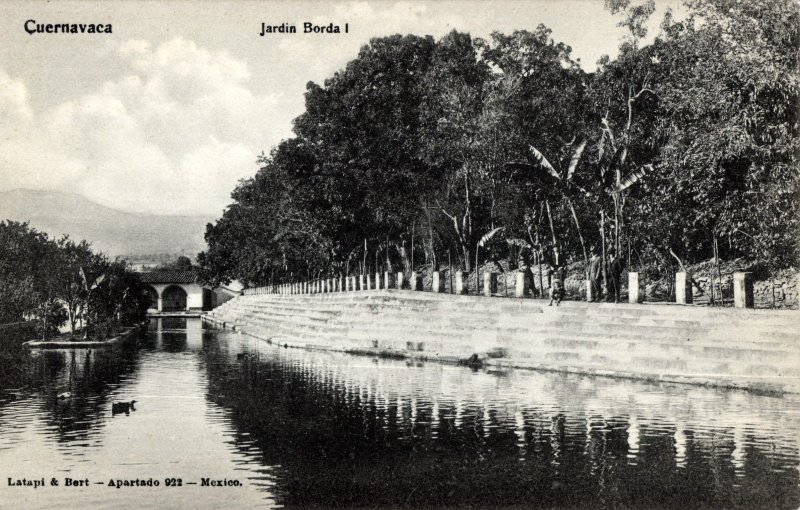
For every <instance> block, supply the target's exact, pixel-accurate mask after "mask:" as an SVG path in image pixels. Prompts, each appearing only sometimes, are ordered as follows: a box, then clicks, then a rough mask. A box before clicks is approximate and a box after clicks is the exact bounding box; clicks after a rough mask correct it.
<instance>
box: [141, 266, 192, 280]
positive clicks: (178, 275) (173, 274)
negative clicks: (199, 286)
mask: <svg viewBox="0 0 800 510" xmlns="http://www.w3.org/2000/svg"><path fill="white" fill-rule="evenodd" d="M139 277H140V278H141V280H142V283H195V282H196V281H197V271H179V270H172V269H170V270H166V271H147V272H142V273H139Z"/></svg>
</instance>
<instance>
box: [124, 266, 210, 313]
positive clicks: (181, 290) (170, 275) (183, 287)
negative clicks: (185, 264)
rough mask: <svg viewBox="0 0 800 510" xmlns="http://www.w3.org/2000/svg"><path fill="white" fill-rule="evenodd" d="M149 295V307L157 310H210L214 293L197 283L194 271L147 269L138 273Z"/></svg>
mask: <svg viewBox="0 0 800 510" xmlns="http://www.w3.org/2000/svg"><path fill="white" fill-rule="evenodd" d="M140 277H141V280H142V283H144V284H145V286H146V289H147V293H148V294H149V295H150V301H151V303H152V304H151V306H150V308H151V309H155V310H158V311H159V312H182V311H196V310H211V308H213V306H214V293H213V292H212V291H211V290H210V289H208V288H205V287H203V286H202V285H200V284H198V283H197V273H196V272H194V271H148V272H142V273H140Z"/></svg>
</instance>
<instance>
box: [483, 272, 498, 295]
mask: <svg viewBox="0 0 800 510" xmlns="http://www.w3.org/2000/svg"><path fill="white" fill-rule="evenodd" d="M492 294H497V273H492V272H491V271H485V272H484V273H483V295H484V296H490V297H491V295H492Z"/></svg>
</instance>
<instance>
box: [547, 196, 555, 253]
mask: <svg viewBox="0 0 800 510" xmlns="http://www.w3.org/2000/svg"><path fill="white" fill-rule="evenodd" d="M544 204H545V206H546V207H547V220H548V221H549V222H550V234H551V235H552V236H553V248H555V247H556V246H557V244H556V229H555V228H553V215H552V214H551V213H550V202H549V201H547V200H545V201H544Z"/></svg>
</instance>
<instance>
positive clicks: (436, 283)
mask: <svg viewBox="0 0 800 510" xmlns="http://www.w3.org/2000/svg"><path fill="white" fill-rule="evenodd" d="M431 287H432V289H431V290H433V292H444V278H442V273H440V272H439V271H434V272H433V283H432V284H431Z"/></svg>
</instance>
